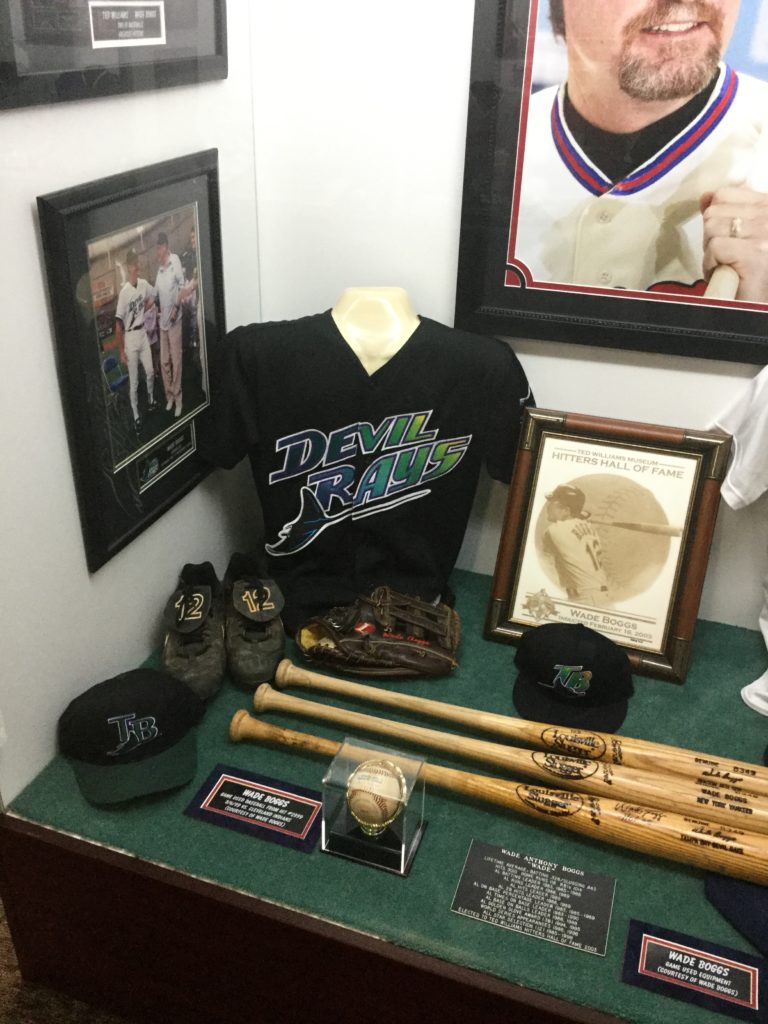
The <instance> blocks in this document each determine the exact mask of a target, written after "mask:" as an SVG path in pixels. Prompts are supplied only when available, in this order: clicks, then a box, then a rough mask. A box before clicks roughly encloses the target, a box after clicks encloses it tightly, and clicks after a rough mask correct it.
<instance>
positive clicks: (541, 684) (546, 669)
mask: <svg viewBox="0 0 768 1024" xmlns="http://www.w3.org/2000/svg"><path fill="white" fill-rule="evenodd" d="M515 665H517V668H518V676H517V679H516V681H515V685H514V689H513V692H512V701H513V703H514V705H515V708H516V709H517V711H518V713H519V714H520V715H521V716H522V717H523V718H529V719H531V720H532V721H535V722H549V723H551V724H552V725H566V726H572V727H574V728H584V729H599V730H600V731H602V732H615V731H616V730H617V729H618V728H619V726H620V725H621V723H622V722H623V721H624V719H625V718H626V715H627V706H628V702H629V698H630V697H631V696H632V694H633V693H634V692H635V691H634V685H633V683H632V673H631V670H630V665H629V659H628V658H627V655H626V653H625V652H624V651H623V650H622V649H621V647H619V646H618V644H615V643H614V642H613V640H609V639H608V637H606V636H603V635H602V633H597V632H595V630H593V629H589V628H588V627H587V626H582V625H580V624H574V625H572V624H570V623H559V622H553V623H548V624H547V625H545V626H537V627H536V628H534V629H529V630H528V631H527V632H526V633H525V634H524V635H523V638H522V639H521V641H520V645H519V647H518V649H517V653H516V655H515Z"/></svg>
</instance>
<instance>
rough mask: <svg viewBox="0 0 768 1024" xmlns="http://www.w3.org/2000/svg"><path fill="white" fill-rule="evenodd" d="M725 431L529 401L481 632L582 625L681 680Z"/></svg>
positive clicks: (641, 667) (642, 668)
mask: <svg viewBox="0 0 768 1024" xmlns="http://www.w3.org/2000/svg"><path fill="white" fill-rule="evenodd" d="M730 444H731V438H730V435H728V434H724V433H715V432H711V431H694V430H684V429H680V428H678V427H665V426H656V425H654V424H648V423H632V422H630V421H625V420H607V419H600V418H597V417H592V416H582V415H577V414H573V413H565V412H555V411H552V410H548V409H526V410H525V416H524V419H523V425H522V428H521V432H520V444H519V448H518V455H517V461H516V463H515V470H514V475H513V477H512V482H511V484H510V488H509V498H508V502H507V510H506V516H505V521H504V527H503V531H502V537H501V543H500V545H499V551H498V556H497V561H496V570H495V573H494V578H493V592H492V597H491V602H490V605H489V608H488V616H487V621H486V635H487V636H488V637H489V639H493V640H501V641H506V642H509V643H515V642H517V641H518V640H519V639H520V638H521V637H522V636H523V634H524V633H525V632H526V630H528V629H532V628H535V627H536V626H541V625H544V624H545V623H550V622H563V623H582V624H583V625H585V626H588V627H589V628H590V629H594V630H596V631H597V632H598V633H602V634H604V635H605V636H607V637H609V638H610V639H611V640H613V641H614V642H615V643H617V644H620V645H621V646H623V647H626V648H627V649H628V655H629V659H630V662H631V663H632V666H633V670H634V671H635V672H638V673H639V674H641V675H650V676H656V677H658V678H661V679H669V680H673V681H676V682H682V681H683V680H684V679H685V675H686V671H687V668H688V659H689V655H690V647H691V640H692V638H693V631H694V626H695V623H696V615H697V613H698V608H699V601H700V598H701V588H702V585H703V583H704V574H705V571H706V567H707V559H708V557H709V549H710V545H711V542H712V534H713V531H714V528H715V519H716V516H717V510H718V505H719V495H720V485H721V483H722V480H723V477H724V475H725V470H726V463H727V460H728V453H729V451H730Z"/></svg>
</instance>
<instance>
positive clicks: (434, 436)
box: [265, 409, 472, 555]
mask: <svg viewBox="0 0 768 1024" xmlns="http://www.w3.org/2000/svg"><path fill="white" fill-rule="evenodd" d="M431 415H432V410H431V409H430V410H427V411H420V412H412V413H399V414H397V415H394V416H387V417H386V418H385V419H383V420H382V421H381V422H380V423H379V424H378V426H374V425H373V424H372V423H350V424H348V425H347V426H344V427H341V428H339V429H338V430H334V431H331V433H328V434H326V433H324V432H323V431H321V430H312V429H309V430H301V431H298V432H297V433H294V434H289V435H287V436H286V437H281V438H279V439H278V440H277V441H276V442H275V452H278V453H279V452H282V453H283V464H282V466H281V468H280V469H278V470H275V471H274V472H272V473H270V474H269V482H270V484H276V483H278V482H280V481H281V480H289V479H293V478H296V477H299V476H306V481H305V483H304V485H303V486H302V488H301V492H300V493H301V501H300V506H299V509H298V512H297V515H296V516H295V518H294V519H291V520H290V521H289V522H287V523H286V524H285V525H284V526H283V527H282V528H281V529H280V531H279V539H278V540H277V541H275V542H274V543H272V544H267V545H265V547H266V550H267V552H268V553H269V554H270V555H292V554H294V552H296V551H301V550H302V549H303V548H305V547H307V545H309V544H311V543H312V541H313V540H314V539H315V538H316V537H318V536H319V535H320V534H321V533H322V531H323V530H326V529H328V527H331V526H335V525H336V524H337V523H340V522H343V521H344V520H345V519H359V518H362V517H363V516H370V515H375V514H376V513H378V512H384V511H386V510H388V509H392V508H395V507H397V506H398V505H402V504H404V503H405V502H407V501H415V500H416V499H418V498H422V497H424V496H425V495H427V494H429V493H430V490H431V489H430V488H429V487H426V486H425V485H426V484H428V483H429V482H430V481H432V480H435V479H437V478H438V477H442V476H445V475H446V474H447V473H450V472H451V470H452V469H455V467H456V466H457V465H458V464H459V463H460V462H461V460H462V458H463V457H464V455H465V453H466V451H467V449H468V447H469V444H470V442H471V440H472V435H471V434H468V435H466V436H464V437H451V438H443V439H440V438H439V437H438V434H439V431H438V430H431V429H428V424H429V419H430V417H431ZM367 456H375V457H374V458H372V459H371V460H370V461H368V462H367V463H366V462H362V463H361V461H360V460H361V459H363V460H364V459H365V458H366V457H367Z"/></svg>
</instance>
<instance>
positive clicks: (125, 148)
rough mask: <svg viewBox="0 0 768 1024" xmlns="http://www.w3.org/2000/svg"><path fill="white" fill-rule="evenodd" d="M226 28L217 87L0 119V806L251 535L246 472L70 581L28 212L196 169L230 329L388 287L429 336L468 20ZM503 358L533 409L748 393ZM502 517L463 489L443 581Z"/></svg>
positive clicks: (716, 567)
mask: <svg viewBox="0 0 768 1024" xmlns="http://www.w3.org/2000/svg"><path fill="white" fill-rule="evenodd" d="M228 12H229V22H230V25H229V28H230V32H229V53H230V76H229V79H228V80H227V81H226V82H221V83H213V84H209V85H204V86H200V87H197V88H196V87H189V88H184V89H178V90H165V91H163V92H162V93H148V94H143V95H137V96H125V97H118V98H115V99H109V100H98V101H93V102H87V103H78V104H69V105H59V106H56V107H49V108H46V107H42V108H37V109H32V110H28V111H13V112H8V113H2V114H0V137H1V138H2V146H0V185H2V200H0V217H1V218H2V222H1V226H2V230H1V231H0V237H2V239H3V243H4V244H3V252H4V257H5V258H4V261H3V273H2V275H0V290H1V292H0V294H1V295H2V302H0V338H2V345H3V352H4V366H5V370H6V373H5V375H4V377H3V380H2V384H0V388H1V390H0V399H1V401H0V415H1V416H2V417H3V443H2V446H1V447H0V451H2V457H3V462H2V471H3V480H4V481H5V485H6V486H5V500H4V502H3V504H2V508H1V509H0V523H1V529H0V535H1V536H2V537H3V542H2V566H1V568H2V578H3V584H4V585H3V606H2V609H0V611H1V616H0V617H1V619H2V628H3V641H4V646H3V663H2V664H3V667H2V685H1V687H0V710H2V712H3V714H4V716H5V719H6V724H7V727H8V734H9V739H8V743H7V745H6V747H5V748H4V749H2V750H0V788H2V792H3V794H4V796H5V798H6V800H8V799H12V797H13V796H14V795H15V794H16V793H17V792H18V790H19V788H20V787H21V786H22V785H23V784H25V783H26V781H28V779H29V778H30V777H31V776H32V775H33V774H34V773H35V772H36V771H37V770H39V768H40V767H41V766H42V765H43V764H44V763H45V761H46V760H47V759H48V758H49V757H50V756H51V754H52V753H53V750H54V731H55V722H56V718H57V717H58V714H59V713H60V711H61V710H62V708H63V707H64V705H65V704H66V703H67V702H68V701H69V699H71V697H72V696H73V695H75V694H76V693H79V692H80V691H81V690H83V689H85V688H86V687H87V686H88V685H91V684H92V683H94V682H97V681H98V680H100V679H103V678H106V677H107V676H109V675H110V674H112V673H114V672H116V671H118V670H121V669H124V668H126V667H129V666H131V665H133V664H135V663H136V662H137V661H139V660H140V659H141V658H142V657H144V656H145V655H146V653H147V652H148V651H149V650H150V649H151V647H152V646H153V645H154V644H156V643H157V642H158V640H159V637H160V628H159V614H160V611H161V609H162V605H163V603H164V600H165V597H166V595H167V593H168V591H169V588H170V587H171V586H172V584H173V583H174V581H175V578H176V573H177V571H178V569H179V567H180V565H181V564H182V563H183V562H184V561H201V560H203V559H205V558H210V559H211V560H212V561H213V562H214V564H215V565H216V567H217V569H219V571H220V572H221V571H223V569H224V567H225V564H226V559H227V558H228V555H229V553H230V552H231V551H232V550H234V549H235V547H237V546H238V545H239V544H241V543H247V539H248V537H249V533H251V532H252V531H251V530H250V528H251V526H252V522H253V517H254V510H253V505H252V496H253V490H252V485H251V483H250V481H249V479H248V476H247V470H246V469H245V467H240V469H239V470H238V471H236V473H235V474H232V475H229V476H227V475H224V474H217V475H216V476H215V477H213V478H212V479H211V480H209V481H207V482H206V483H205V484H204V485H202V486H201V487H199V488H197V490H196V491H195V492H193V493H192V494H191V495H189V496H188V497H187V498H185V499H184V500H183V501H182V502H181V503H180V504H179V505H177V506H176V507H175V508H174V509H173V510H172V511H171V512H169V513H168V514H166V515H165V516H164V517H163V518H162V519H161V520H160V521H159V522H158V523H156V524H154V525H153V526H152V527H151V528H150V529H149V530H148V531H146V532H145V533H144V534H143V535H142V536H141V537H140V538H139V539H138V540H136V541H135V542H134V543H133V544H131V545H130V546H129V547H128V548H127V549H126V550H124V551H123V552H121V553H120V554H119V555H118V556H117V557H116V558H114V559H112V561H110V562H109V563H108V564H107V565H106V566H105V567H104V568H103V569H101V570H99V572H97V573H96V574H94V575H93V576H89V575H88V573H87V570H86V568H85V560H84V557H83V549H82V541H81V536H80V527H79V522H78V518H77V509H76V505H75V495H74V489H73V485H72V480H71V471H70V464H69V456H68V452H67V446H66V437H65V433H64V425H63V420H62V415H61V405H60V400H59V393H58V385H57V381H56V374H55V369H54V365H53V343H52V337H51V327H50V323H49V316H48V308H47V298H46V290H45V281H44V272H43V268H42V258H41V253H40V249H39V243H38V240H37V237H38V236H37V225H36V222H35V219H34V213H33V209H34V200H35V196H37V195H39V194H42V193H44V192H47V191H51V190H54V189H58V188H64V187H66V186H68V185H74V184H79V183H81V182H84V181H88V180H90V179H92V178H97V177H99V176H101V175H106V174H111V173H115V172H117V171H120V170H124V169H127V168H130V167H135V166H138V165H140V164H142V163H151V162H153V161H155V160H160V159H165V158H167V157H172V156H176V155H179V154H182V153H187V152H192V151H194V150H197V149H204V148H207V147H209V146H216V147H218V149H219V153H220V168H221V178H222V210H223V224H222V228H223V236H224V269H225V283H226V301H227V321H228V324H229V326H235V325H236V324H238V323H243V322H248V321H251V320H254V319H259V318H263V319H284V318H292V317H297V316H302V315H304V314H306V313H313V312H317V311H320V310H322V309H325V308H328V307H329V306H331V305H333V303H334V301H335V300H336V298H337V297H338V295H339V294H340V293H341V291H342V290H343V289H344V288H345V287H348V286H356V285H367V284H368V285H401V286H403V287H405V288H406V289H407V290H408V291H409V293H410V294H411V296H412V298H413V301H414V304H415V305H416V306H417V308H418V309H419V311H420V312H421V313H423V314H425V315H427V316H430V317H433V318H434V319H437V320H442V321H443V322H445V323H451V322H452V316H453V303H454V296H455V280H456V264H457V252H458V235H459V215H460V202H461V179H462V169H463V151H464V133H465V128H466V105H467V91H468V83H469V63H470V48H471V33H472V17H473V2H472V0H450V2H449V3H446V2H445V0H390V2H389V3H388V4H386V5H381V4H372V3H366V2H361V0H328V2H327V3H324V4H318V3H317V2H316V0H291V2H290V3H277V2H275V0H250V2H249V0H229V3H228ZM160 106H162V109H163V111H164V119H163V124H164V125H165V124H168V122H169V120H170V122H171V127H170V128H169V129H168V130H164V131H162V132H161V131H159V130H157V125H156V118H157V114H156V111H157V110H158V109H159V108H160ZM168 112H170V113H176V114H177V115H178V117H177V121H176V123H174V122H173V118H170V119H169V118H167V117H166V116H165V114H167V113H168ZM126 140H127V141H126ZM137 153H140V154H141V156H140V158H139V157H137ZM257 228H258V232H257ZM259 285H260V288H259ZM259 292H260V296H261V306H260V305H259ZM512 344H513V347H514V348H515V351H516V352H517V353H518V355H519V356H520V359H521V361H522V363H523V365H524V367H525V369H526V372H527V373H528V375H529V378H530V380H531V382H532V384H533V387H534V391H535V393H536V397H537V400H538V404H539V405H540V406H548V407H551V408H555V409H563V410H573V411H578V412H589V413H595V414H598V415H604V416H616V417H621V418H626V419H636V420H646V421H652V422H658V423H668V424H676V425H682V426H689V427H698V428H701V427H704V426H705V425H706V424H707V423H709V421H710V420H711V419H712V417H713V416H714V415H715V414H716V413H717V412H718V411H719V410H720V409H721V408H722V407H723V406H724V405H725V403H726V402H727V401H728V400H730V398H731V397H732V396H733V395H735V394H736V393H737V392H738V391H739V390H740V388H741V387H743V385H744V382H745V381H746V380H747V379H748V378H749V377H750V376H752V375H753V374H754V373H755V372H756V370H757V368H756V367H753V366H743V365H738V364H724V363H714V362H708V361H707V362H704V361H700V360H686V359H682V358H677V357H675V358H672V357H669V358H667V357H662V356H646V355H643V354H640V353H624V352H621V351H619V350H611V349H588V348H584V347H581V346H570V345H565V344H551V343H542V342H533V341H526V340H515V341H513V342H512ZM503 502H504V494H503V489H502V488H501V487H499V485H497V484H491V483H490V482H489V481H487V480H486V481H484V483H483V486H482V488H481V490H480V493H479V495H478V500H477V502H476V504H475V514H474V516H473V520H472V522H471V524H470V528H469V530H468V533H467V538H466V541H465V545H464V548H463V550H462V556H461V564H462V565H463V566H465V567H468V568H473V569H478V570H482V571H486V572H490V571H491V570H492V568H493V561H494V556H495V547H496V543H497V541H498V534H499V530H500V527H501V516H502V512H503ZM764 520H765V503H764V502H763V501H761V502H758V503H757V504H756V505H755V506H754V507H753V508H751V509H747V510H745V511H743V512H739V513H732V512H730V511H729V510H728V509H727V508H723V509H722V510H721V515H720V520H719V523H718V528H717V534H716V538H715V544H714V548H713V557H712V560H711V563H710V569H709V572H708V576H707V581H706V586H705V592H704V597H703V602H702V615H703V616H704V617H707V618H712V619H716V620H720V621H725V622H734V623H737V624H741V625H745V626H749V627H755V626H756V623H757V614H758V609H759V605H760V578H761V576H762V574H763V573H764V572H765V571H766V569H767V568H768V566H767V565H766V563H767V562H768V559H767V558H766V551H765V548H766V544H765V527H764Z"/></svg>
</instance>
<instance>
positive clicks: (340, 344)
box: [203, 311, 533, 628]
mask: <svg viewBox="0 0 768 1024" xmlns="http://www.w3.org/2000/svg"><path fill="white" fill-rule="evenodd" d="M212 389H213V410H214V418H215V424H216V427H215V435H216V436H215V439H212V440H211V442H210V444H205V445H203V448H204V450H205V449H208V452H207V453H208V455H209V457H211V458H212V459H213V460H214V461H215V462H217V464H219V465H223V466H227V467H231V466H234V465H235V464H236V463H237V462H239V460H240V459H241V458H242V457H243V456H244V455H246V454H247V455H248V456H249V458H250V461H251V466H252V469H253V475H254V479H255V482H256V488H257V491H258V494H259V498H260V501H261V504H262V511H263V517H264V530H265V537H264V547H265V551H266V553H267V556H268V559H269V572H270V575H272V576H273V577H274V578H275V579H276V580H277V581H278V582H279V583H280V586H281V588H282V590H283V593H284V594H285V597H286V611H285V618H286V622H287V624H288V626H289V628H295V626H296V625H298V624H300V623H301V622H302V621H304V620H305V619H306V618H307V617H309V615H311V614H315V613H316V612H318V611H323V610H326V609H327V608H329V607H331V606H333V605H338V604H348V603H350V602H352V601H353V600H354V599H355V598H356V597H357V596H358V595H359V594H361V593H364V592H366V591H368V590H370V589H371V588H372V587H373V586H376V585H379V584H382V583H387V584H389V585H390V586H393V587H395V588H396V589H398V590H401V591H404V592H406V593H411V594H415V595H418V596H421V597H424V598H426V599H430V600H431V599H432V598H434V597H436V596H437V595H439V594H441V593H443V592H444V590H445V586H446V583H447V579H448V576H449V574H450V572H451V570H452V569H453V566H454V564H455V561H456V558H457V555H458V552H459V548H460V546H461V542H462V539H463V536H464V530H465V528H466V524H467V520H468V518H469V514H470V510H471V506H472V501H473V498H474V494H475V489H476V486H477V481H478V475H479V472H480V467H481V465H482V464H483V463H485V464H486V465H487V467H488V470H489V472H490V474H491V475H492V476H493V477H495V478H496V479H498V480H502V481H508V480H509V478H510V476H511V472H512V466H513V463H514V457H515V452H516V447H517V437H518V430H519V424H520V418H521V414H522V408H523V406H524V405H526V404H532V403H533V397H532V395H531V393H530V389H529V386H528V381H527V379H526V376H525V373H524V372H523V369H522V367H521V366H520V364H519V362H518V360H517V358H516V357H515V355H514V354H513V353H512V351H511V350H510V348H509V347H508V346H507V345H506V344H504V343H503V342H501V341H498V340H497V339H495V338H487V337H483V336H478V335H473V334H468V333H466V332H463V331H459V330H455V329H453V328H449V327H445V326H443V325H442V324H439V323H437V322H435V321H433V320H428V319H425V318H423V317H422V318H421V322H420V324H419V326H418V327H417V329H416V331H415V332H414V333H413V335H412V336H411V337H410V338H409V339H408V341H407V342H406V343H405V344H404V345H403V347H402V348H401V349H400V350H399V351H398V352H397V353H396V354H395V355H394V356H393V357H392V359H390V361H389V362H387V363H386V364H385V365H384V366H382V367H381V368H380V369H378V370H377V371H376V372H375V373H374V374H373V375H371V376H369V375H368V373H367V372H366V371H365V369H364V368H363V366H362V364H361V363H360V361H359V360H358V358H357V356H356V355H355V354H354V352H353V351H352V349H351V348H350V347H349V345H348V344H347V343H346V341H345V340H344V338H343V337H342V335H341V334H340V332H339V330H338V328H337V326H336V324H335V322H334V320H333V317H332V316H331V313H330V311H328V312H325V313H320V314H316V315H313V316H308V317H304V318H302V319H299V320H292V321H283V322H274V323H266V324H253V325H250V326H247V327H240V328H237V329H236V330H234V331H232V332H231V333H230V334H229V335H228V337H227V339H226V342H225V344H224V345H222V347H221V353H220V359H219V360H218V365H217V367H216V369H215V372H214V373H213V375H212Z"/></svg>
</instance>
